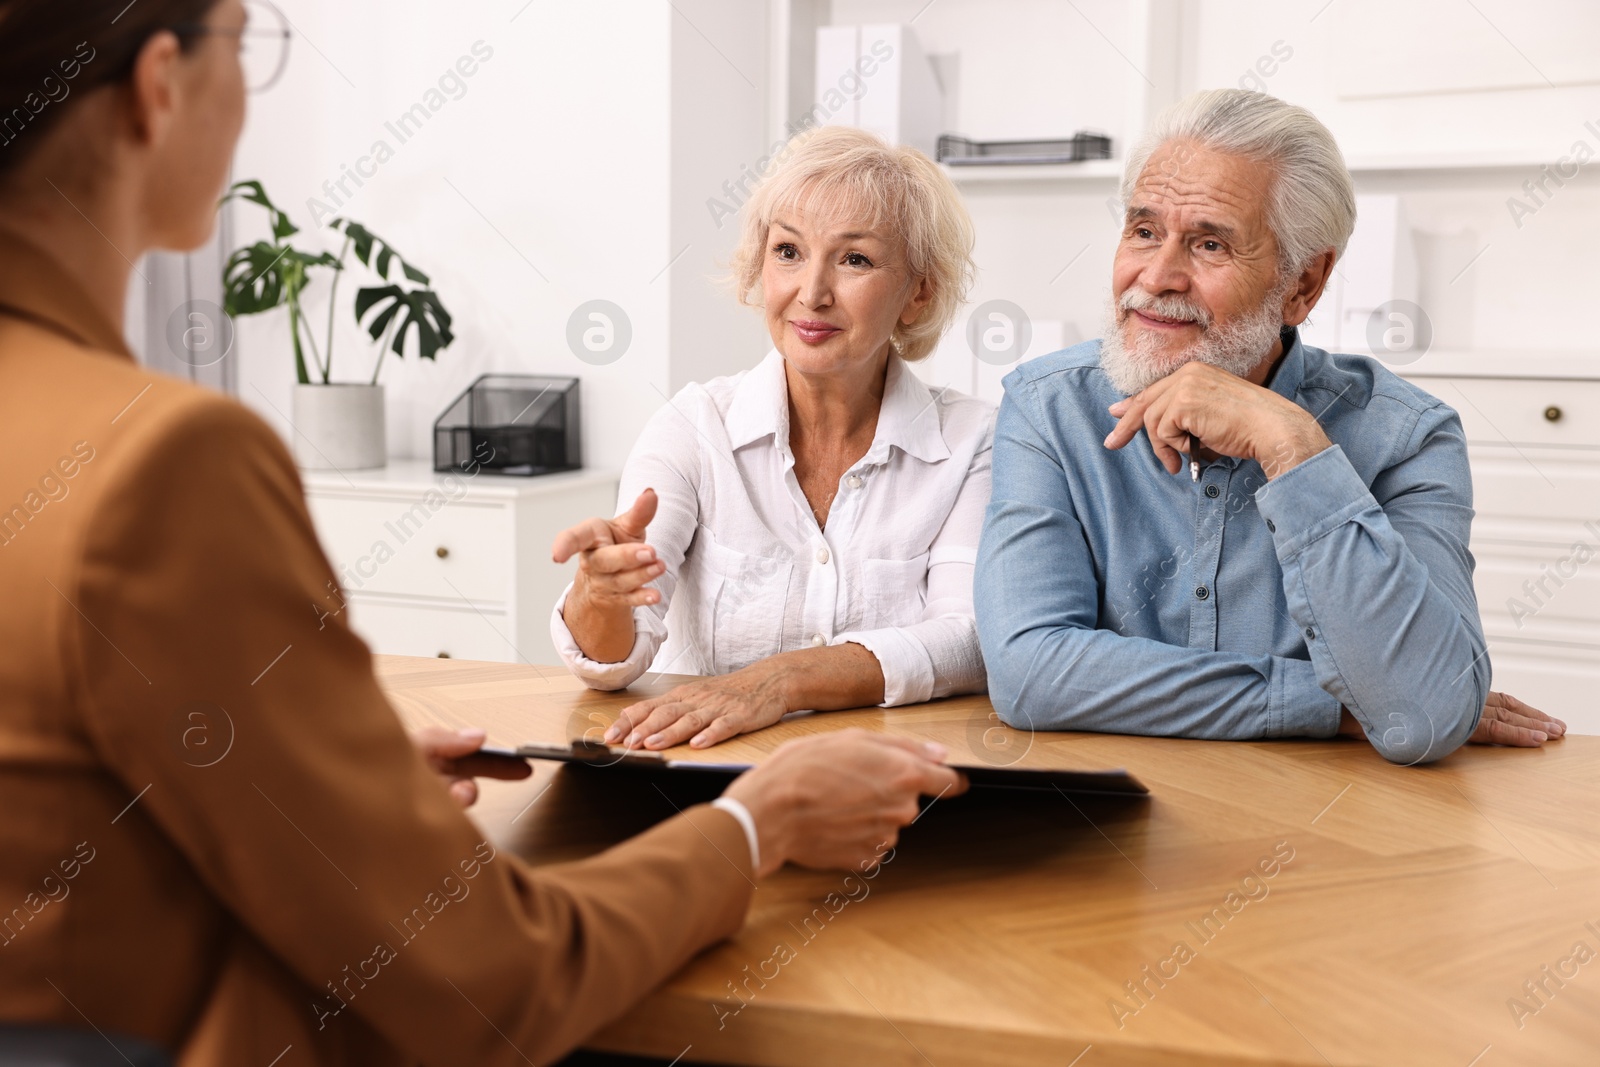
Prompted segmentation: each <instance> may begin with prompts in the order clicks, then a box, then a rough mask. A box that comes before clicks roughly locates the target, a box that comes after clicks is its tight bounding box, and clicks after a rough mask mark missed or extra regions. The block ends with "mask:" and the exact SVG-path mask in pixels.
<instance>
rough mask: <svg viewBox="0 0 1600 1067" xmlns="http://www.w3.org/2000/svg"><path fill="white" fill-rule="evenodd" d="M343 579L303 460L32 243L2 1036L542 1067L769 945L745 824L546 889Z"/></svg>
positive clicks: (19, 419) (1, 675)
mask: <svg viewBox="0 0 1600 1067" xmlns="http://www.w3.org/2000/svg"><path fill="white" fill-rule="evenodd" d="M333 580H334V573H333V570H332V568H331V567H330V566H329V565H328V561H327V560H326V558H324V556H323V553H322V550H321V549H320V548H319V547H318V544H317V539H316V534H315V533H314V531H313V530H312V526H311V521H310V518H309V516H308V514H307V511H306V507H305V503H304V500H303V498H302V496H301V489H300V482H299V479H298V476H297V475H296V472H295V468H294V466H293V464H292V462H291V461H290V458H289V455H288V453H287V451H286V450H285V449H284V447H283V445H282V443H281V442H280V441H279V440H278V438H277V436H276V434H275V433H274V432H273V431H272V430H271V429H270V428H269V427H268V426H267V425H266V424H265V423H263V422H262V421H261V420H260V419H258V418H256V417H255V416H254V415H252V414H251V413H250V412H248V411H247V410H246V409H245V408H243V407H242V406H240V405H239V404H237V403H234V402H233V401H231V400H228V399H225V398H223V397H221V396H218V395H216V394H213V393H210V392H207V391H204V390H201V389H198V388H194V387H192V386H189V385H187V384H183V383H180V382H178V381H175V380H171V379H167V378H164V377H161V376H159V375H155V374H151V373H149V372H147V371H145V370H143V369H142V368H140V367H139V366H137V365H136V364H135V363H134V362H133V360H132V359H131V357H130V356H129V354H128V351H127V349H126V348H125V347H124V344H123V342H122V340H121V338H120V337H119V336H118V335H117V332H116V330H115V329H114V328H113V327H112V325H111V324H110V323H108V322H106V321H104V319H103V318H102V317H101V316H99V315H98V314H97V313H96V312H95V310H94V309H93V308H92V307H91V305H90V303H89V301H88V299H87V297H86V296H85V295H84V293H83V292H82V291H81V290H80V289H79V288H78V287H77V286H76V285H75V284H74V283H73V282H72V280H71V279H70V278H69V277H68V276H67V275H66V274H65V273H64V272H63V271H62V270H61V268H60V267H59V266H57V265H56V264H55V263H54V262H53V261H52V260H51V258H50V257H49V256H48V255H47V254H45V253H44V252H42V251H40V250H39V249H36V248H33V247H31V246H28V245H25V244H20V243H18V242H17V241H15V240H14V239H7V238H3V237H0V608H3V610H0V1018H3V1019H6V1020H37V1021H47V1022H52V1023H56V1024H64V1025H71V1026H82V1027H87V1026H89V1025H91V1024H92V1025H93V1026H96V1027H99V1028H101V1029H102V1030H117V1031H123V1032H126V1033H129V1034H133V1035H138V1036H143V1037H146V1038H148V1039H150V1040H153V1041H155V1042H157V1043H158V1044H161V1045H163V1046H165V1047H167V1048H168V1049H171V1050H172V1051H173V1052H174V1054H175V1055H176V1057H177V1058H178V1059H179V1062H180V1063H181V1064H183V1065H184V1067H197V1065H201V1064H206V1065H210V1064H217V1065H227V1067H235V1065H256V1067H267V1065H268V1064H274V1065H275V1067H298V1065H305V1064H411V1063H426V1064H457V1063H459V1064H473V1065H477V1064H516V1065H519V1067H520V1065H524V1064H526V1063H528V1062H533V1063H538V1064H541V1065H543V1064H547V1063H549V1062H550V1060H551V1059H553V1058H555V1057H558V1056H560V1055H561V1054H563V1053H564V1052H565V1051H567V1050H569V1049H571V1048H573V1047H574V1046H576V1045H577V1043H578V1042H580V1041H581V1040H583V1038H584V1037H586V1036H587V1035H588V1034H590V1033H591V1032H592V1031H594V1030H595V1029H596V1028H598V1027H599V1026H600V1025H602V1024H603V1023H605V1022H606V1021H608V1020H610V1019H612V1018H614V1017H615V1016H617V1015H619V1014H621V1013H622V1012H623V1011H625V1010H626V1009H627V1008H628V1007H629V1006H630V1005H631V1004H633V1003H634V1002H635V1001H637V1000H638V999H639V998H641V997H642V996H643V995H644V994H645V993H646V992H647V991H648V990H649V989H650V988H651V987H653V986H655V985H656V984H657V983H659V982H660V981H661V980H662V979H663V978H664V977H666V976H667V975H669V974H671V973H672V972H673V971H674V970H676V969H677V968H679V967H680V966H681V965H682V964H683V963H684V962H685V961H686V960H687V959H688V958H689V957H690V956H691V955H693V954H694V953H695V952H696V951H698V950H699V949H701V948H702V947H704V946H705V945H707V944H709V943H711V942H713V941H715V940H717V939H719V938H722V937H726V936H728V935H729V934H731V933H732V932H734V931H735V930H737V929H738V928H739V926H740V925H741V924H742V922H743V920H744V915H745V911H746V908H747V906H748V904H749V900H750V896H751V892H752V884H751V882H750V879H749V873H750V872H749V870H748V869H747V868H744V869H741V868H736V867H735V866H734V863H733V862H731V861H730V860H729V859H727V858H725V856H726V857H734V858H735V860H736V861H739V862H743V861H744V859H745V857H747V856H748V850H747V848H746V845H745V840H744V836H743V833H742V831H741V829H740V827H739V824H738V823H737V822H736V821H735V820H734V819H733V818H732V817H731V816H729V815H727V814H725V813H723V812H721V811H717V810H715V809H712V808H707V807H698V808H693V809H690V810H689V811H687V812H685V813H684V815H682V816H680V817H677V818H674V819H671V820H669V821H668V822H666V823H664V824H662V825H660V826H658V827H656V828H655V829H653V830H651V831H649V832H647V833H645V834H642V835H640V836H639V837H637V838H635V839H634V840H632V841H629V842H627V843H625V844H623V845H621V846H618V847H617V848H614V849H612V850H611V851H609V852H607V853H604V854H603V855H600V856H598V857H595V858H594V859H592V860H588V861H585V862H582V863H575V864H570V865H565V866H549V867H543V868H540V869H538V870H537V871H535V870H532V869H530V868H528V867H527V866H525V865H524V864H523V863H521V862H519V861H518V860H517V859H516V858H515V857H513V856H511V855H509V854H506V853H498V854H497V853H496V852H495V851H494V849H493V848H492V847H491V846H489V845H488V844H486V843H484V841H483V838H482V835H481V834H480V833H479V832H478V831H477V830H476V828H475V827H474V826H473V824H472V823H471V822H470V821H469V820H468V819H467V817H466V816H465V815H464V814H463V813H462V812H461V811H460V810H459V809H458V807H457V806H456V804H455V803H454V802H453V801H452V800H451V799H450V797H449V796H448V795H447V793H446V792H445V790H444V788H443V786H442V785H441V783H440V782H439V780H438V778H437V777H436V776H435V775H434V774H433V773H432V772H431V771H430V770H429V769H428V767H427V766H426V764H425V763H424V762H423V760H422V759H421V757H420V756H419V755H418V753H417V752H416V750H415V749H414V747H413V746H412V744H411V743H410V741H409V740H408V738H407V736H406V734H405V733H404V731H403V730H402V729H401V726H400V723H399V721H398V720H397V719H396V717H395V714H394V712H393V710H392V709H391V708H390V707H389V705H388V704H387V703H386V702H385V700H384V696H383V694H382V693H381V692H380V691H379V689H378V686H377V684H376V682H375V680H374V678H373V673H372V668H371V662H370V658H369V656H368V652H367V648H366V646H365V645H363V644H362V643H361V641H360V640H359V639H358V638H356V637H355V636H354V635H353V634H352V633H351V632H350V630H349V629H348V628H347V627H346V626H345V625H344V624H343V622H342V619H341V617H333V618H327V619H324V618H322V616H323V615H325V614H326V613H325V612H323V611H319V610H318V608H317V605H319V604H324V603H326V598H327V595H328V585H327V583H329V582H331V581H333ZM219 709H220V711H219ZM224 713H225V715H224ZM224 718H225V719H226V720H227V721H229V722H231V727H232V731H231V732H232V735H233V738H232V745H231V748H229V749H228V750H227V751H226V754H224V755H220V758H219V752H218V747H219V746H220V744H221V741H222V740H224V739H225V735H226V734H227V733H228V732H229V731H228V728H227V725H226V724H225V723H224ZM213 742H215V743H213ZM208 744H210V745H211V747H209V748H208V747H207V745H208ZM280 1057H281V1058H280Z"/></svg>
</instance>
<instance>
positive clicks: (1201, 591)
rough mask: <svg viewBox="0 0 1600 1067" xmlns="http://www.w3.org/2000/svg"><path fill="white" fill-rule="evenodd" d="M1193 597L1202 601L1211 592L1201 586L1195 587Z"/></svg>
mask: <svg viewBox="0 0 1600 1067" xmlns="http://www.w3.org/2000/svg"><path fill="white" fill-rule="evenodd" d="M1194 595H1195V596H1197V597H1199V598H1200V599H1201V600H1204V599H1205V598H1206V597H1208V596H1210V595H1211V590H1209V589H1207V588H1206V587H1205V586H1203V585H1201V586H1196V587H1195V591H1194Z"/></svg>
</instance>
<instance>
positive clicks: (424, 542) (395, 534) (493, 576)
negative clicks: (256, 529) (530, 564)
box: [307, 493, 514, 604]
mask: <svg viewBox="0 0 1600 1067" xmlns="http://www.w3.org/2000/svg"><path fill="white" fill-rule="evenodd" d="M307 503H308V504H309V506H310V508H311V517H312V520H313V521H314V522H315V523H316V526H317V535H318V536H319V537H320V538H321V539H322V545H323V548H324V549H325V550H326V551H327V553H328V558H329V559H331V560H332V561H333V565H334V568H335V569H336V570H337V571H338V574H339V580H340V582H341V583H343V585H344V587H345V590H346V592H349V593H362V592H365V593H391V594H396V595H400V596H417V597H438V598H440V599H441V600H455V601H459V600H460V599H461V598H462V597H465V598H467V599H468V600H470V601H472V602H474V603H478V604H509V603H510V602H511V601H512V600H513V599H514V597H513V594H512V581H513V563H512V557H513V551H512V548H513V546H512V537H513V533H512V515H511V509H510V507H509V506H506V505H485V504H468V503H453V502H448V501H445V500H444V499H443V497H442V495H441V494H439V493H432V494H429V495H426V496H425V495H423V494H420V493H419V494H418V495H417V496H416V497H414V498H400V497H397V498H394V499H372V498H366V499H353V498H347V497H340V496H338V495H336V494H326V493H318V494H314V495H312V496H309V497H308V498H307Z"/></svg>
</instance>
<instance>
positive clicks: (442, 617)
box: [347, 596, 518, 663]
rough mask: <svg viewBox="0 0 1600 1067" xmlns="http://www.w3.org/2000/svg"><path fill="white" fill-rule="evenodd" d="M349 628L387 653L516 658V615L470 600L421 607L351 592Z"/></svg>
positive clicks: (383, 653)
mask: <svg viewBox="0 0 1600 1067" xmlns="http://www.w3.org/2000/svg"><path fill="white" fill-rule="evenodd" d="M347 611H348V613H349V619H350V628H351V629H353V630H354V631H355V632H356V633H357V634H359V635H360V636H361V639H362V640H364V641H366V643H367V644H368V646H370V647H371V649H372V651H373V652H376V653H378V654H380V655H386V656H446V657H448V658H450V659H478V660H493V661H496V662H503V663H514V662H517V660H518V656H517V650H516V648H515V647H514V646H513V644H512V642H514V641H515V640H516V635H515V634H514V633H513V632H512V627H511V618H510V616H508V615H507V614H506V613H504V612H500V611H476V610H474V609H473V608H472V607H471V606H470V605H465V604H463V605H462V606H461V607H460V608H459V609H458V608H455V607H431V606H430V607H418V606H416V605H412V604H391V603H384V602H382V601H375V600H372V599H369V598H363V597H359V596H352V597H351V598H350V600H349V607H348V608H347Z"/></svg>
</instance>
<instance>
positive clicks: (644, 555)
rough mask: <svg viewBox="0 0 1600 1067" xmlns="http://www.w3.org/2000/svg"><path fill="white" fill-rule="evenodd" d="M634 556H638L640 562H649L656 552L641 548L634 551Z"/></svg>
mask: <svg viewBox="0 0 1600 1067" xmlns="http://www.w3.org/2000/svg"><path fill="white" fill-rule="evenodd" d="M634 556H635V557H637V558H638V560H639V562H640V563H649V562H650V561H651V560H653V559H655V558H656V554H655V553H654V552H652V551H651V550H650V549H648V548H641V549H640V550H639V551H637V552H635V553H634Z"/></svg>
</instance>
